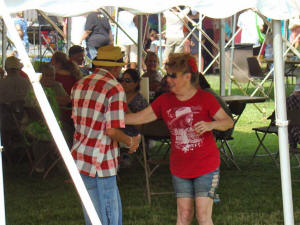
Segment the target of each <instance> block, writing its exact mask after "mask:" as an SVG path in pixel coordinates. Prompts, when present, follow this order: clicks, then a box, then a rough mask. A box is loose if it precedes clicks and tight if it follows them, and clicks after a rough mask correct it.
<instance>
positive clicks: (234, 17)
mask: <svg viewBox="0 0 300 225" xmlns="http://www.w3.org/2000/svg"><path fill="white" fill-rule="evenodd" d="M235 28H236V14H234V15H233V16H232V35H233V34H235ZM234 44H235V43H234V39H233V40H232V43H231V51H230V59H231V61H230V67H229V83H228V95H231V86H232V82H231V79H230V77H231V76H232V71H233V65H232V62H233V57H234Z"/></svg>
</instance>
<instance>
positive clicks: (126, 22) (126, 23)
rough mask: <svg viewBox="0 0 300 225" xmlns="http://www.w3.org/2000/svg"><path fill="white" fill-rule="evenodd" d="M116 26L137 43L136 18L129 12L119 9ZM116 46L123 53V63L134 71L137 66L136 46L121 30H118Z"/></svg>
mask: <svg viewBox="0 0 300 225" xmlns="http://www.w3.org/2000/svg"><path fill="white" fill-rule="evenodd" d="M118 24H119V25H120V26H121V27H122V28H123V29H124V30H125V31H126V33H127V34H128V35H129V36H130V37H131V38H132V39H133V40H134V41H135V42H136V43H137V41H138V30H137V26H136V24H137V17H136V16H135V15H134V14H132V13H131V12H128V11H125V10H122V9H121V10H120V11H119V15H118ZM117 44H118V45H120V46H121V49H122V51H123V52H125V58H126V59H125V62H126V63H130V68H132V69H135V68H136V66H137V46H136V45H135V44H134V42H133V41H132V40H130V38H129V37H128V36H127V35H126V34H125V33H124V32H123V31H122V30H121V29H118V34H117Z"/></svg>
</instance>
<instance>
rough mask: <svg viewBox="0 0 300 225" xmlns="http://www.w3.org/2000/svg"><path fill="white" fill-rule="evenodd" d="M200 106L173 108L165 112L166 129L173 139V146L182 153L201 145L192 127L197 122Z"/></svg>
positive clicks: (199, 138) (201, 140) (200, 140)
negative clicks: (166, 117) (167, 128)
mask: <svg viewBox="0 0 300 225" xmlns="http://www.w3.org/2000/svg"><path fill="white" fill-rule="evenodd" d="M201 110H202V108H201V106H192V107H175V108H171V109H168V110H167V116H168V117H169V119H168V127H169V130H170V132H171V134H172V135H173V136H174V138H175V140H174V141H175V146H176V148H177V149H180V150H182V151H183V152H185V153H186V152H188V151H193V150H194V149H195V148H199V147H200V146H201V145H202V142H203V138H202V137H201V136H199V134H197V133H196V132H195V131H194V128H193V125H194V124H195V123H196V122H198V121H196V120H195V118H196V115H197V114H200V112H201Z"/></svg>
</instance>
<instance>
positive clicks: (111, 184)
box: [81, 174, 122, 225]
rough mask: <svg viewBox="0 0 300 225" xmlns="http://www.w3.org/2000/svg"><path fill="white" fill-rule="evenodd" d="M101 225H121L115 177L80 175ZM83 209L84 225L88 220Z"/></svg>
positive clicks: (120, 210)
mask: <svg viewBox="0 0 300 225" xmlns="http://www.w3.org/2000/svg"><path fill="white" fill-rule="evenodd" d="M81 177H82V180H83V183H84V184H85V186H86V188H87V191H88V193H89V195H90V197H91V200H92V202H93V204H94V207H95V209H96V212H97V214H98V216H99V218H100V221H101V223H102V225H122V205H121V199H120V194H119V189H118V186H117V180H116V176H111V177H90V176H87V175H84V174H81ZM82 208H83V214H84V219H85V224H86V225H91V222H90V219H89V217H88V215H87V213H86V211H85V209H84V207H82Z"/></svg>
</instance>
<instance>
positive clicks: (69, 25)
mask: <svg viewBox="0 0 300 225" xmlns="http://www.w3.org/2000/svg"><path fill="white" fill-rule="evenodd" d="M71 25H72V17H68V18H67V33H66V36H67V37H66V39H67V46H66V53H67V54H68V52H69V49H70V47H71V29H72V27H71Z"/></svg>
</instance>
